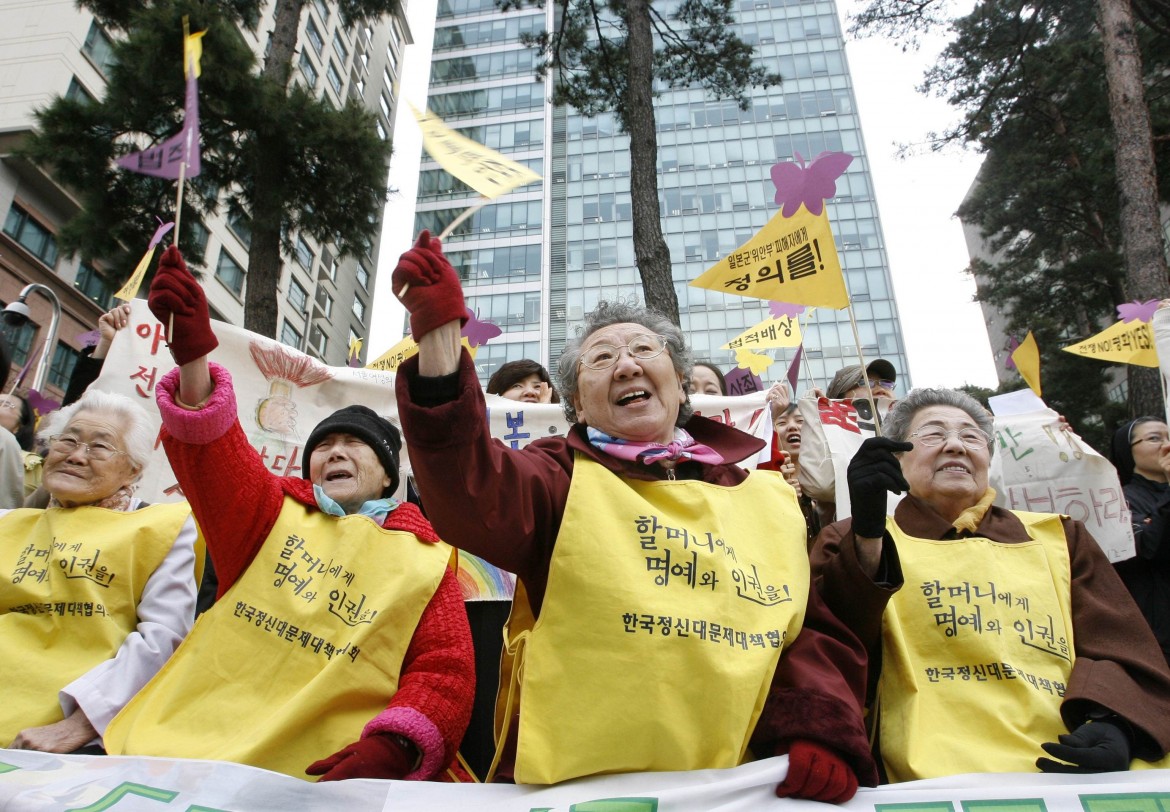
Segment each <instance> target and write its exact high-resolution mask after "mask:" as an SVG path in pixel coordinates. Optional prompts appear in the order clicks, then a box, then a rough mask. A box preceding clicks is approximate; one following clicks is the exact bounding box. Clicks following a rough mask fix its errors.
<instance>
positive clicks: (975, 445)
mask: <svg viewBox="0 0 1170 812" xmlns="http://www.w3.org/2000/svg"><path fill="white" fill-rule="evenodd" d="M952 434H953V435H956V436H957V437H958V438H959V442H960V443H962V444H963V445H964V446H966V447H967V448H969V449H971V450H972V451H978V450H979V449H981V448H987V447H988V446H989V445H991V435H990V434H988V433H987V432H985V431H983V430H982V429H973V428H965V429H940V428H936V427H932V428H927V429H920V430H919V431H916V432H914V433H913V434H911V435H910V438H909V439H914V438H915V437H917V438H918V442H919V443H921V444H922V445H923V446H925V447H926V448H937V447H938V446H940V445H942V444H943V443H945V442H946V441H947V439H948V438H949V437H950V436H951V435H952Z"/></svg>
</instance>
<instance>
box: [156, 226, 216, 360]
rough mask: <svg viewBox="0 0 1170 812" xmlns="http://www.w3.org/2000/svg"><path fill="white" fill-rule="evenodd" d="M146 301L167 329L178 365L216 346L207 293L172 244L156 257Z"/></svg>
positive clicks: (200, 355) (172, 351) (169, 345)
mask: <svg viewBox="0 0 1170 812" xmlns="http://www.w3.org/2000/svg"><path fill="white" fill-rule="evenodd" d="M146 301H147V304H149V305H150V312H151V313H153V314H154V317H155V318H156V319H158V320H159V321H160V322H162V325H163V327H166V328H167V329H169V330H170V335H168V336H167V341H168V343H167V346H168V347H170V348H171V355H172V356H174V358H175V363H176V364H178V365H179V366H182V365H183V364H185V363H187V362H188V361H194V360H195V359H196V358H201V357H203V356H204V355H207V354H208V353H209V352H211V351H212V350H214V349H215V348H216V347H218V346H219V339H217V338H216V337H215V333H213V332H211V316H210V315H209V314H208V312H207V296H205V295H204V293H203V288H201V287H200V286H199V283H198V282H196V281H195V277H194V276H192V275H191V272H190V271H188V270H187V263H185V262H183V255H182V254H180V253H179V249H178V248H176V247H175V246H173V245H172V246H171V247H170V248H168V249H167V250H166V251H164V252H163V255H162V257H161V258H160V259H159V261H158V270H157V271H155V272H154V281H153V282H151V283H150V296H149V297H147V300H146ZM172 316H174V322H173V326H172V322H171V317H172Z"/></svg>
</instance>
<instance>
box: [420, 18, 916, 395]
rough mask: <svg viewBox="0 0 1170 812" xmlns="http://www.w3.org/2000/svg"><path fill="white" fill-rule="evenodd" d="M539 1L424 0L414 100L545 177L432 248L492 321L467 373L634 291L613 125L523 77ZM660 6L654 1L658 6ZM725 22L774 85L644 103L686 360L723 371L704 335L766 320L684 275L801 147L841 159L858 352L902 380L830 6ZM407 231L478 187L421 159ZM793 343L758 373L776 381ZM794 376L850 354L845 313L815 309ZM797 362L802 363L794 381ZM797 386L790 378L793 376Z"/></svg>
mask: <svg viewBox="0 0 1170 812" xmlns="http://www.w3.org/2000/svg"><path fill="white" fill-rule="evenodd" d="M555 5H556V4H552V3H549V4H547V6H548V8H547V9H525V10H521V11H512V12H509V13H506V14H501V13H500V12H498V11H497V10H496V5H495V0H439V3H438V19H437V22H436V30H435V39H434V53H433V57H432V59H433V62H432V73H431V84H430V101H429V103H430V108H431V110H433V111H434V112H435V113H436V114H437V115H439V116H440V117H442V118H443V119H445V120H446V121H447V122H448V124H450V125H451V126H452V127H453V128H456V129H458V130H459V131H460V132H462V133H464V134H466V135H468V136H469V137H470V138H472V139H474V140H476V141H479V142H481V143H484V144H486V145H488V146H490V147H492V148H494V149H497V150H499V151H500V152H502V153H504V154H506V155H508V156H509V157H511V158H513V159H514V160H517V161H520V162H522V163H525V164H527V165H529V166H530V167H532V168H533V169H535V170H536V171H537V172H539V173H540V174H541V175H542V177H543V181H542V182H541V183H539V184H533V185H530V186H526V187H523V188H522V189H519V190H517V191H515V192H513V193H511V194H509V195H506V196H504V197H502V198H500V199H498V201H496V202H493V203H492V204H490V205H487V206H485V207H484V208H482V209H481V210H480V211H479V212H477V213H476V214H475V215H473V216H472V217H471V218H469V219H468V220H467V221H465V222H464V223H463V224H462V225H460V226H459V227H457V228H456V229H455V231H454V232H453V233H452V234H451V236H450V237H448V238H447V239H446V241H445V242H444V250H445V251H446V252H447V254H448V256H449V257H450V258H451V260H452V262H453V264H454V265H455V267H456V268H457V269H458V270H459V272H460V274H461V275H462V276H463V278H464V284H465V286H466V292H467V295H468V300H469V305H470V306H471V307H472V308H473V309H475V310H477V311H478V315H479V318H481V319H488V320H491V321H494V322H495V323H497V324H498V325H499V326H500V327H502V328H503V330H504V334H503V335H502V336H501V337H500V338H498V339H496V340H495V341H493V342H492V343H490V344H488V345H486V346H484V347H481V348H480V350H479V355H478V356H477V358H476V362H477V365H478V366H479V372H480V376H481V379H483V380H486V379H487V377H488V376H489V375H490V374H491V372H492V371H493V370H494V369H495V368H497V367H498V366H499V364H501V363H503V362H504V361H509V360H515V359H517V358H525V357H527V358H533V359H538V360H540V361H541V362H542V363H545V364H546V365H547V364H549V363H550V362H553V363H555V361H556V359H557V358H558V357H559V355H560V352H561V349H562V347H563V345H564V342H565V340H566V338H567V337H571V336H572V335H573V327H574V325H575V324H578V323H580V321H581V319H582V317H583V314H584V313H586V312H588V311H589V310H590V309H591V308H592V307H593V306H594V305H595V304H596V303H597V302H598V300H600V299H602V298H614V297H619V296H620V297H627V298H628V297H638V298H639V299H640V298H641V284H640V281H639V277H638V272H637V269H636V267H635V264H634V248H633V237H632V234H633V225H632V222H631V220H630V193H629V171H630V160H629V151H628V138H627V137H626V136H624V135H622V134H620V133H619V132H618V127H617V123H616V120H615V118H614V116H612V115H602V116H598V117H594V118H584V117H582V116H580V115H578V114H576V113H575V112H574V111H572V110H567V109H564V108H559V107H553V106H552V105H551V103H550V102H549V100H548V98H547V96H548V94H549V87H548V86H546V84H544V83H543V82H541V81H538V80H537V79H536V78H534V75H533V66H534V63H535V54H534V52H533V51H532V50H531V49H530V48H529V47H528V46H526V45H524V44H523V42H522V41H521V37H522V35H523V34H525V33H532V32H536V31H541V30H545V29H546V28H547V27H549V26H551V24H552V15H553V14H554V13H555ZM657 5H661V6H663V8H662V9H661V10H662V11H663V13H664V14H666V13H667V9H666V8H665V6H666V5H667V4H657ZM736 19H737V26H736V29H737V31H738V33H739V35H740V36H741V37H742V38H743V39H744V40H746V41H747V42H750V43H751V44H753V45H754V46H755V47H756V53H757V59H758V61H760V62H761V63H762V64H764V65H765V66H767V67H768V68H769V69H770V70H773V71H775V72H778V73H780V74H781V75H782V76H783V77H784V83H783V85H782V86H781V87H779V88H771V89H767V90H762V89H755V90H753V91H752V94H751V98H752V106H751V108H750V109H749V110H747V111H741V110H739V109H738V107H737V105H736V104H735V103H734V102H732V101H712V100H711V99H709V98H707V96H706V95H705V94H704V93H703V92H702V91H700V90H695V89H688V90H667V89H665V88H663V89H662V90H663V92H662V95H661V96H660V97H659V98H658V99H657V101H656V114H657V123H658V145H659V205H660V209H661V214H662V224H663V231H664V232H665V235H666V241H667V244H668V245H669V247H670V251H671V258H672V261H673V268H674V280H675V288H676V290H677V292H678V299H679V308H680V314H681V318H682V327H683V329H684V330H685V331H686V334H687V336H688V338H689V340H690V342H691V346H692V347H693V348H694V351H695V355H696V357H697V358H698V359H701V360H710V361H713V362H715V363H717V364H719V365H720V366H721V367H723V368H724V369H725V370H729V369H731V368H732V367H734V366H735V360H734V355H733V353H731V352H730V351H727V350H722V349H720V347H721V346H722V345H723V344H725V343H726V342H727V341H729V340H730V339H731V338H733V337H734V336H736V335H737V334H738V333H740V332H742V331H743V330H745V329H746V328H748V327H751V326H753V325H754V324H756V323H757V322H759V321H761V320H762V319H764V318H766V317H767V315H768V309H767V303H766V302H761V301H760V300H756V299H746V298H742V297H738V296H729V295H726V294H723V293H717V292H713V291H706V290H700V289H697V288H692V287H688V286H687V282H689V281H690V280H692V279H695V278H696V277H698V276H699V275H700V274H701V273H702V272H703V271H705V270H706V269H707V268H709V267H710V266H711V265H713V264H714V263H715V262H716V260H718V259H719V258H721V257H724V256H726V255H727V254H728V253H729V252H731V251H732V250H734V249H735V248H736V247H738V246H739V245H742V244H743V243H744V242H746V241H747V240H748V239H749V238H750V237H751V236H752V235H753V234H754V233H755V232H756V231H758V230H759V229H760V228H761V227H762V226H763V225H764V224H765V223H767V221H768V220H769V219H770V218H771V217H772V216H773V215H774V214H775V213H776V209H777V207H776V204H775V203H774V195H775V188H774V187H773V185H772V182H771V177H770V168H771V166H772V165H773V164H775V163H777V162H780V161H788V160H792V159H793V157H794V156H795V155H796V154H797V153H799V154H800V155H801V156H803V157H804V158H806V159H808V158H811V157H812V156H815V155H816V154H818V153H820V152H821V151H823V150H833V151H845V152H848V153H850V154H852V155H854V156H855V160H854V161H853V163H852V165H851V166H850V167H849V170H848V171H847V172H846V174H845V175H844V176H843V177H842V178H841V179H840V180H838V182H837V196H836V197H835V198H833V199H832V200H831V201H830V202H829V216H830V219H831V221H832V223H833V230H834V233H835V235H836V238H837V248H838V253H839V255H840V258H841V263H842V266H843V267H844V268H845V274H846V277H847V283H848V286H849V289H850V291H851V293H852V299H853V302H854V311H855V313H856V316H857V321H858V328H859V334H860V338H861V344H862V350H863V352H864V353H865V355H866V356H867V357H869V358H873V357H883V358H887V359H889V360H890V361H892V362H893V364H894V366H895V367H896V368H897V369H898V370H899V371H900V372H901V373H902V375H901V376H900V380H899V388H904V387H906V386H907V385H908V383H909V381H908V375H907V374H906V373H907V365H906V355H905V350H904V345H903V341H902V336H901V329H900V326H899V322H898V313H897V306H896V304H895V302H894V296H893V290H892V286H891V283H890V275H889V268H888V263H887V260H886V253H885V249H884V247H883V243H882V233H881V226H880V222H879V219H878V211H877V204H876V201H875V199H874V192H873V184H872V182H871V180H870V174H869V164H868V160H867V157H866V152H865V145H864V142H863V140H862V135H861V126H860V123H859V121H858V116H857V114H856V105H855V101H854V97H853V88H852V84H851V82H850V78H849V69H848V65H847V63H846V59H845V52H844V41H843V39H842V36H841V29H840V24H839V21H838V16H837V9H836V4H835V3H834V2H832V0H746V1H745V2H741V3H740V4H739V7H738V9H737V12H736ZM422 169H423V171H422V173H421V176H420V183H419V194H418V205H417V210H416V223H415V225H416V231H417V230H418V229H421V228H429V229H431V230H432V232H433V233H434V232H439V231H442V229H443V228H444V227H445V226H446V225H447V224H448V223H450V222H451V221H452V220H454V218H455V217H456V216H457V215H458V214H459V213H460V211H461V210H462V209H465V208H467V207H468V206H471V205H474V204H475V202H476V195H475V193H474V192H472V191H470V190H468V189H467V187H465V186H463V185H462V184H461V183H459V182H458V181H457V180H455V179H454V178H452V177H451V176H450V175H448V174H447V173H445V172H444V171H443V170H441V169H440V168H438V166H437V165H436V164H434V163H433V162H428V161H427V160H425V159H424V163H423V167H422ZM792 353H793V351H792V350H781V351H777V352H776V355H777V357H778V358H779V359H780V360H779V362H778V363H776V364H774V365H773V366H772V367H771V368H770V369H769V370H768V372H767V373H766V374H765V376H764V377H765V378H766V379H769V380H780V379H782V378H783V376H784V373H785V371H786V369H787V363H786V360H787V359H788V358H790V357H791V355H792ZM804 357H805V363H806V364H807V367H806V370H807V374H808V375H809V376H810V378H811V380H813V381H815V382H816V383H817V384H818V385H820V386H824V385H825V383H826V382H827V380H828V379H829V378H830V377H831V376H832V374H833V372H835V371H836V370H837V369H838V368H840V367H841V366H844V365H847V364H849V363H856V361H855V359H856V357H857V353H856V342H855V340H854V336H853V331H852V328H851V326H850V324H849V320H848V317H847V314H846V312H845V311H827V310H818V311H817V312H816V313H815V314H813V316H812V317H811V318H810V320H809V323H808V326H807V327H806V329H805V356H804ZM804 377H805V376H804V375H802V378H804ZM802 388H804V386H803V385H802Z"/></svg>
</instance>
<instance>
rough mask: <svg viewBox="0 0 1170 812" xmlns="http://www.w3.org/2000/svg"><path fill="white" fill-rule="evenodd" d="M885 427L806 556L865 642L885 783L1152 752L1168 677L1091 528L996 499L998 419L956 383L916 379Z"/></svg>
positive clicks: (1165, 744)
mask: <svg viewBox="0 0 1170 812" xmlns="http://www.w3.org/2000/svg"><path fill="white" fill-rule="evenodd" d="M884 428H885V432H886V435H887V436H886V437H873V438H870V439H869V440H866V442H865V443H864V444H863V445H862V447H861V449H860V450H859V451H858V453H857V455H856V456H855V457H854V458H853V461H852V462H851V463H850V466H849V480H848V481H849V499H850V503H851V506H852V510H853V516H852V518H851V519H846V520H844V521H840V522H837V523H835V524H832V525H829V526H828V527H826V528H825V529H824V530H823V531H822V532H821V535H820V538H819V539H818V541H817V546H816V547H815V548H814V550H813V565H814V571H816V572H817V573H818V574H819V578H818V584H819V585H820V586H821V589H822V592H823V594H824V596H825V598H826V601H827V602H828V603H829V605H830V606H831V607H832V608H833V611H834V612H836V613H837V614H838V615H839V616H840V617H841V618H842V619H843V620H845V621H846V622H848V623H849V624H850V625H851V626H852V627H853V628H854V630H855V631H857V633H858V635H859V636H860V637H861V639H862V641H863V642H864V643H865V644H866V645H867V647H868V648H869V649H870V662H871V668H870V680H871V685H873V710H874V712H875V715H876V719H877V731H876V733H877V736H876V739H877V747H878V749H879V751H880V758H881V763H882V765H883V767H884V769H885V774H886V777H887V778H888V780H889V781H891V782H893V781H909V780H912V779H918V778H931V777H935V776H943V775H952V774H957V773H973V772H974V773H978V772H1029V771H1035V770H1036V769H1040V770H1043V771H1045V772H1105V771H1112V770H1125V769H1127V768H1129V767H1130V762H1131V758H1137V759H1144V760H1145V761H1155V760H1157V759H1160V758H1162V757H1163V756H1164V755H1165V753H1166V751H1167V749H1168V748H1170V671H1168V670H1167V667H1166V662H1165V660H1163V658H1162V655H1161V652H1160V651H1159V650H1158V646H1157V643H1156V642H1155V640H1154V637H1153V635H1152V634H1151V633H1150V630H1149V627H1148V626H1147V625H1146V624H1145V623H1143V622H1142V616H1141V613H1140V612H1139V611H1138V609H1137V606H1135V605H1134V603H1133V600H1132V599H1131V598H1130V596H1129V593H1128V592H1127V591H1126V589H1125V586H1124V585H1123V584H1122V583H1121V580H1120V579H1119V578H1118V577H1117V574H1116V573H1115V572H1114V571H1113V568H1112V567H1111V566H1110V565H1109V562H1108V560H1107V559H1106V557H1105V554H1104V553H1103V552H1102V551H1101V549H1100V547H1099V546H1098V545H1097V543H1096V542H1095V541H1094V540H1093V538H1092V537H1091V536H1090V535H1089V533H1088V531H1087V530H1086V529H1085V527H1084V526H1083V525H1082V524H1081V523H1080V522H1077V521H1073V520H1072V519H1070V518H1069V517H1068V516H1058V515H1052V514H1044V513H1027V512H1023V511H1018V510H1006V509H1004V508H1000V507H996V506H994V505H993V504H992V501H993V500H994V499H995V491H994V490H993V489H991V488H989V487H988V484H987V482H988V467H989V465H990V462H991V454H992V451H993V447H994V446H993V437H992V430H993V426H992V420H991V417H990V415H988V413H987V411H986V410H985V409H983V408H982V407H981V406H980V405H979V404H978V403H977V402H976V401H975V400H973V399H972V398H971V397H969V396H968V395H966V394H965V393H963V392H958V391H954V390H949V389H918V390H915V391H913V392H911V393H910V395H908V396H907V397H906V398H905V399H904V400H902V401H899V402H898V403H897V404H896V405H895V406H894V408H893V410H892V411H891V412H890V414H889V416H888V417H887V418H886V420H885V423H884ZM903 491H907V492H908V495H907V496H906V497H905V498H904V499H903V500H902V501H901V503H900V504H899V505H898V507H897V509H896V510H895V511H894V515H893V516H892V517H888V516H887V515H886V495H887V492H894V493H900V492H903ZM903 584H905V586H904V587H903ZM1143 763H1144V762H1134V766H1141V765H1142V764H1143Z"/></svg>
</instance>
